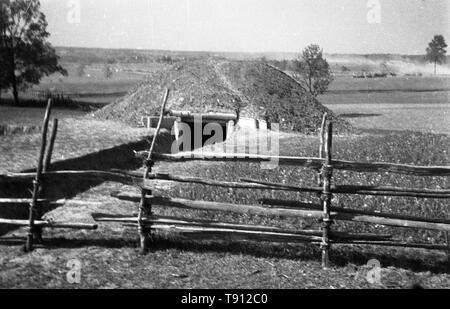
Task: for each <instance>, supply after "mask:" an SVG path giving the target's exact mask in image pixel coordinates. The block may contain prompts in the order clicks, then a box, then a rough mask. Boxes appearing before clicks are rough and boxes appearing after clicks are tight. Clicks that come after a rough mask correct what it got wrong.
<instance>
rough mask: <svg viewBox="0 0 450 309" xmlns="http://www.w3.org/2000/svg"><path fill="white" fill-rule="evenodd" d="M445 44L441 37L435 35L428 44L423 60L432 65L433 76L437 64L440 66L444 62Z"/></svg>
mask: <svg viewBox="0 0 450 309" xmlns="http://www.w3.org/2000/svg"><path fill="white" fill-rule="evenodd" d="M447 46H448V45H447V43H445V39H444V37H443V36H442V35H435V36H434V38H433V40H432V41H431V42H430V44H428V47H427V50H426V52H427V54H426V55H425V59H426V60H427V61H428V62H431V63H434V75H436V72H437V71H436V67H437V65H438V64H442V63H444V62H445V60H446V54H447V50H446V48H447Z"/></svg>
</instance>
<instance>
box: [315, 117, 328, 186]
mask: <svg viewBox="0 0 450 309" xmlns="http://www.w3.org/2000/svg"><path fill="white" fill-rule="evenodd" d="M327 117H328V114H327V113H325V114H324V115H323V119H322V125H321V127H320V147H319V158H320V159H324V153H323V148H324V139H325V129H326V128H325V126H326V124H327ZM317 185H318V186H319V187H322V186H323V178H322V173H321V170H319V172H318V174H317Z"/></svg>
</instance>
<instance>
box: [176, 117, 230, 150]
mask: <svg viewBox="0 0 450 309" xmlns="http://www.w3.org/2000/svg"><path fill="white" fill-rule="evenodd" d="M170 114H171V116H174V117H177V122H176V123H175V134H176V138H177V140H180V139H181V140H183V141H185V142H187V140H186V139H190V145H191V149H192V150H195V149H198V148H202V147H204V146H206V145H213V144H217V143H223V142H224V141H225V140H226V139H227V138H228V136H229V134H230V133H232V131H233V128H234V124H235V122H236V119H237V118H236V115H233V114H211V113H209V114H193V113H190V112H176V111H172V112H171V113H170ZM185 131H188V132H185ZM185 134H190V136H188V135H185Z"/></svg>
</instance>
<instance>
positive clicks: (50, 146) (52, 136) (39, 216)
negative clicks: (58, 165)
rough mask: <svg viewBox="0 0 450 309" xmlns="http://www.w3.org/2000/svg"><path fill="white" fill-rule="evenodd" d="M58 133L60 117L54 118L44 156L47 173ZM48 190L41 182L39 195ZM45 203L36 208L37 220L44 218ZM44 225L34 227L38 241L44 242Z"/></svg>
mask: <svg viewBox="0 0 450 309" xmlns="http://www.w3.org/2000/svg"><path fill="white" fill-rule="evenodd" d="M57 133H58V119H53V125H52V133H51V134H50V142H49V144H48V147H47V150H46V153H45V157H44V163H43V164H44V165H43V167H42V173H44V174H45V173H47V172H48V171H49V168H50V164H51V161H52V155H53V149H54V147H55V140H56V135H57ZM45 194H46V192H45V190H44V188H43V184H41V187H40V190H39V195H38V196H39V197H40V196H42V195H44V196H45ZM42 208H43V205H42V203H41V204H39V207H38V208H37V209H36V217H35V220H38V221H39V220H42V216H43V214H44V212H43V209H42ZM42 230H43V228H42V227H35V229H34V235H33V238H34V240H35V241H36V242H37V243H42V242H43V240H42Z"/></svg>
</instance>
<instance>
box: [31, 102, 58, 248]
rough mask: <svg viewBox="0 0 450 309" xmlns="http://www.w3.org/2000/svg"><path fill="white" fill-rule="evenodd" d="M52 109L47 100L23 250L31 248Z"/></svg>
mask: <svg viewBox="0 0 450 309" xmlns="http://www.w3.org/2000/svg"><path fill="white" fill-rule="evenodd" d="M51 110H52V100H48V104H47V109H46V111H45V117H44V124H43V127H42V141H41V149H40V152H39V158H38V164H37V169H36V178H35V179H34V181H33V196H32V200H31V203H30V210H29V219H28V221H29V222H28V225H29V226H28V235H27V241H26V244H25V251H26V252H30V251H32V250H33V236H34V235H35V232H36V230H35V225H34V221H35V219H36V215H37V213H38V212H39V209H38V208H39V202H38V198H39V191H40V189H41V176H42V168H43V165H44V153H45V149H46V146H47V131H48V123H49V121H50V114H51Z"/></svg>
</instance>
